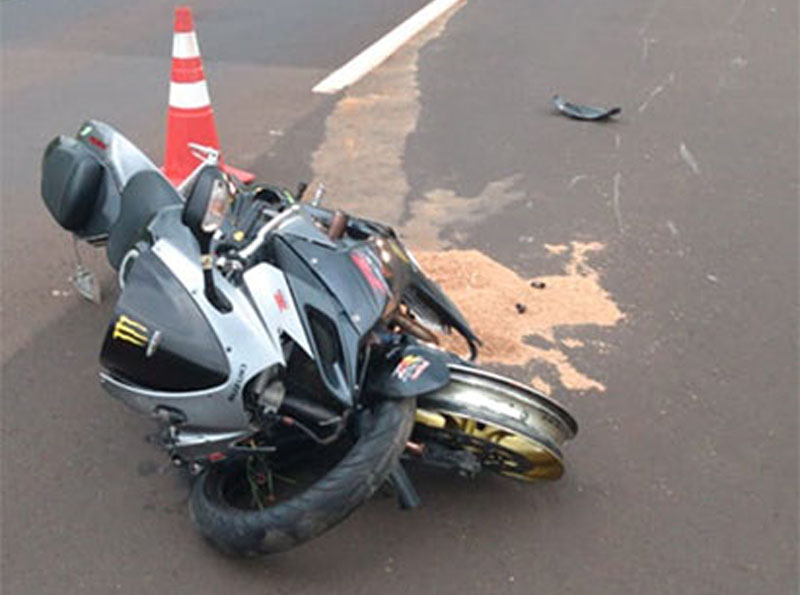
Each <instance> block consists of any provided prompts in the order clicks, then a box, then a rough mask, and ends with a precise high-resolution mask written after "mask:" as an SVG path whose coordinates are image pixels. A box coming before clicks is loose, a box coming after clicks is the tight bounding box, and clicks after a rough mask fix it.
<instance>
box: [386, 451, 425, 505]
mask: <svg viewBox="0 0 800 595" xmlns="http://www.w3.org/2000/svg"><path fill="white" fill-rule="evenodd" d="M388 481H389V483H390V484H391V485H392V487H393V488H394V493H395V495H396V496H397V503H398V504H399V505H400V508H401V509H402V510H410V509H413V508H417V507H418V506H419V505H420V502H421V500H420V497H419V494H417V490H416V488H414V484H413V483H411V478H410V477H409V476H408V473H406V470H405V469H404V468H403V464H402V463H401V462H400V461H397V463H396V464H395V466H394V468H393V469H392V470H391V471H390V472H389V478H388Z"/></svg>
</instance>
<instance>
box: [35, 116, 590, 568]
mask: <svg viewBox="0 0 800 595" xmlns="http://www.w3.org/2000/svg"><path fill="white" fill-rule="evenodd" d="M193 150H194V151H195V153H196V156H197V157H198V161H199V164H198V166H197V168H196V169H195V170H194V172H192V174H191V175H190V176H189V177H188V178H187V179H186V180H185V181H184V182H183V183H182V184H181V185H180V186H179V187H177V188H176V187H174V186H173V185H172V184H170V183H169V182H168V181H167V179H166V178H165V177H164V176H163V175H162V173H161V172H160V171H159V169H158V168H157V167H156V166H155V165H154V164H153V163H152V162H151V161H150V159H148V158H147V157H146V156H145V155H144V154H143V153H142V152H141V151H140V150H139V149H137V148H136V147H135V146H134V145H133V144H132V143H131V142H130V141H129V140H127V139H126V138H125V137H124V136H123V135H122V134H120V133H119V132H117V131H116V130H114V129H113V128H112V127H111V126H109V125H107V124H104V123H102V122H97V121H88V122H86V123H85V124H84V125H83V126H82V127H81V128H80V131H79V133H78V134H77V135H76V136H75V137H66V136H59V137H57V138H55V139H54V140H53V141H52V142H51V143H50V144H49V145H48V147H47V149H46V151H45V154H44V158H43V163H42V196H43V199H44V201H45V204H46V205H47V207H48V209H49V210H50V212H51V214H52V215H53V217H54V218H55V219H56V220H57V222H58V223H59V224H60V225H61V226H62V227H63V228H65V229H66V230H68V231H70V232H72V234H74V236H75V238H76V239H79V240H83V241H85V242H87V243H89V244H91V245H94V246H103V245H104V246H105V248H106V254H107V257H108V261H109V262H110V264H111V266H112V267H113V268H114V269H115V270H116V271H117V273H118V279H119V287H120V293H119V297H118V299H117V302H116V305H115V307H114V312H113V316H112V319H111V321H110V324H109V325H108V329H107V331H106V334H105V338H104V341H103V345H102V350H101V353H100V362H101V366H102V371H101V372H100V382H101V385H102V386H103V387H104V388H105V390H106V391H108V392H109V393H110V394H111V395H112V396H114V397H116V398H118V399H120V400H121V401H122V402H124V403H125V404H127V405H129V406H130V407H132V408H134V409H136V410H137V411H139V412H141V413H143V414H145V415H147V416H151V417H152V418H154V419H155V420H156V421H157V422H158V424H157V427H158V432H157V433H156V434H155V437H156V441H157V442H158V444H159V445H160V446H161V447H163V448H164V449H165V450H166V451H167V452H168V453H169V456H170V457H171V459H172V461H173V462H174V463H175V465H176V466H181V467H184V468H186V469H188V470H189V471H190V472H191V473H192V474H193V475H194V476H195V477H194V484H193V487H192V493H191V499H190V513H191V517H192V519H193V521H194V523H195V524H196V526H197V528H198V529H199V531H200V533H201V534H203V535H204V536H205V537H206V538H208V539H209V540H210V541H211V542H212V543H213V544H215V545H216V546H217V547H219V548H220V549H222V550H224V551H227V552H230V553H235V554H241V555H257V554H266V553H272V552H276V551H280V550H285V549H288V548H290V547H293V546H296V545H298V544H300V543H302V542H304V541H306V540H308V539H311V538H313V537H314V536H316V535H319V534H320V533H322V532H323V531H326V530H327V529H329V528H331V527H332V526H334V525H335V524H337V523H338V522H340V521H341V520H343V519H344V518H345V517H346V516H347V515H348V514H349V513H350V512H352V511H353V510H354V509H355V508H356V507H357V506H359V505H360V504H362V503H363V502H364V501H365V500H367V499H368V498H369V497H370V496H371V495H372V494H373V493H374V492H375V491H376V490H377V489H378V488H379V487H381V486H382V485H387V486H389V487H391V488H393V490H394V492H395V493H396V494H397V497H398V499H399V501H400V503H401V505H402V506H403V507H406V508H408V507H413V506H415V505H416V504H417V503H418V501H419V498H418V496H417V494H416V491H415V489H414V487H413V484H412V482H411V481H410V479H409V477H408V475H407V473H406V471H405V470H404V467H403V462H405V461H418V462H420V463H426V464H431V465H435V466H438V467H444V468H448V469H454V470H456V471H458V472H459V473H461V474H462V475H467V476H473V475H475V474H477V473H478V472H479V471H481V470H482V469H489V470H492V471H495V472H498V473H500V474H502V475H505V476H508V477H512V478H516V479H521V480H536V479H557V478H558V477H560V476H561V474H562V472H563V461H562V455H561V450H560V448H561V446H562V445H563V443H564V442H565V441H567V440H569V439H571V438H573V437H574V436H575V434H576V432H577V425H576V423H575V421H574V420H573V418H572V417H571V416H570V415H569V413H567V412H566V411H565V410H564V409H563V408H562V407H561V406H560V405H558V404H557V403H556V402H554V401H553V400H552V399H550V398H548V397H546V396H544V395H541V394H539V393H537V392H535V391H534V390H532V389H531V388H530V387H528V386H526V385H523V384H520V383H518V382H515V381H513V380H510V379H508V378H504V377H502V376H499V375H497V374H494V373H491V372H488V371H486V370H482V369H480V368H478V367H477V366H475V365H474V364H473V363H472V360H474V358H475V355H476V354H477V350H478V348H479V345H480V342H479V339H478V337H476V336H475V334H474V333H473V331H472V330H471V329H470V326H469V324H468V323H467V321H466V320H465V319H464V317H463V316H462V315H461V313H460V312H459V311H458V309H457V308H456V306H455V305H454V304H453V303H452V302H451V301H450V300H449V299H448V298H447V297H446V296H445V295H444V293H443V292H442V291H441V289H440V288H439V287H438V286H437V285H436V284H435V283H434V282H433V281H432V280H430V279H428V278H427V277H426V276H425V274H424V273H423V272H422V270H421V269H420V267H419V265H418V264H417V263H416V261H415V260H414V257H413V256H412V254H411V253H410V252H409V251H408V250H407V249H406V248H405V247H404V246H403V244H402V243H401V242H400V240H399V239H398V237H397V235H396V234H395V232H394V231H393V230H392V229H391V228H389V227H387V226H384V225H382V224H380V223H376V222H373V221H369V220H366V219H362V218H358V217H354V216H349V215H348V214H346V213H343V212H341V211H336V210H329V209H326V208H323V207H322V206H320V198H321V196H319V195H317V196H315V197H314V199H313V200H311V201H306V202H303V201H302V197H303V194H304V190H305V189H304V188H303V187H302V186H301V188H299V189H298V191H297V192H295V193H292V192H290V191H288V190H286V189H284V188H280V187H276V186H271V185H263V184H251V185H247V186H245V185H243V184H241V183H239V182H238V181H237V180H236V179H235V178H232V177H230V176H228V175H227V174H225V173H224V172H223V171H222V170H221V169H220V168H219V167H218V154H217V152H216V151H214V150H213V149H210V148H207V147H201V146H197V145H195V146H193ZM449 333H458V334H459V335H461V337H463V339H464V340H465V344H466V345H468V346H469V351H470V354H471V357H470V358H468V359H465V358H462V357H459V356H458V355H456V354H453V353H449V352H447V351H445V350H443V349H441V348H439V347H438V346H437V344H438V342H439V338H440V337H441V336H443V335H446V334H449Z"/></svg>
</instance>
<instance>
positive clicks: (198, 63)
mask: <svg viewBox="0 0 800 595" xmlns="http://www.w3.org/2000/svg"><path fill="white" fill-rule="evenodd" d="M190 142H191V143H197V144H199V145H205V146H207V147H212V148H214V149H217V150H219V138H218V137H217V126H216V124H215V123H214V110H213V109H212V108H211V98H210V97H209V95H208V86H207V85H206V79H205V75H204V74H203V61H202V59H201V58H200V48H199V46H198V45H197V35H196V34H195V32H194V22H193V20H192V10H191V9H190V8H189V7H188V6H178V7H176V8H175V36H174V37H173V40H172V74H171V76H170V81H169V106H168V107H167V142H166V151H165V156H164V175H166V176H167V178H169V180H170V182H172V184H173V185H175V186H178V185H179V184H180V183H181V182H182V181H183V180H184V179H186V177H187V176H188V175H189V174H190V173H192V171H193V170H194V168H195V167H197V165H198V164H199V163H200V162H199V160H198V159H197V157H195V156H194V155H192V152H191V150H190V148H189V143H190ZM221 161H222V160H221ZM220 167H221V168H222V169H223V170H224V171H226V172H228V173H229V174H231V175H234V176H236V177H237V178H239V179H240V180H241V181H242V182H245V183H247V182H252V181H253V180H254V179H255V176H254V175H253V174H251V173H249V172H246V171H242V170H240V169H237V168H235V167H232V166H230V165H228V164H226V163H224V162H222V163H221V165H220Z"/></svg>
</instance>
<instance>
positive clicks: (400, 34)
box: [312, 0, 465, 93]
mask: <svg viewBox="0 0 800 595" xmlns="http://www.w3.org/2000/svg"><path fill="white" fill-rule="evenodd" d="M464 1H465V0H433V2H431V3H430V4H428V5H426V6H425V7H423V8H421V9H420V10H418V11H417V12H415V13H414V14H413V15H411V16H410V17H408V18H407V19H406V20H405V21H403V22H402V23H400V24H399V25H398V26H397V27H395V28H394V29H392V30H391V31H389V33H387V34H386V35H384V36H383V37H381V38H380V39H379V40H378V41H376V42H375V43H373V44H372V45H371V46H369V47H368V48H367V49H365V50H364V51H363V52H361V53H360V54H358V55H357V56H356V57H355V58H353V59H352V60H350V61H349V62H348V63H347V64H345V65H344V66H342V67H341V68H339V69H338V70H334V71H333V72H332V73H331V74H329V75H328V76H327V77H325V78H324V79H322V80H321V81H320V82H319V83H317V84H316V86H314V88H313V89H312V91H313V92H314V93H337V92H339V91H341V90H342V89H344V88H345V87H349V86H350V85H352V84H353V83H355V82H357V81H358V80H360V79H361V78H363V77H364V76H365V75H366V74H367V73H369V72H370V71H371V70H373V69H374V68H376V67H378V66H380V65H381V64H382V63H383V62H384V61H385V60H386V59H387V58H388V57H389V56H391V55H392V54H394V53H395V52H396V51H397V50H398V49H400V48H401V47H402V46H403V44H405V43H406V42H408V40H409V39H411V38H412V37H414V36H415V35H416V34H417V33H419V32H420V31H422V30H423V29H424V28H425V27H427V26H428V25H430V24H431V23H432V22H433V21H435V20H436V19H437V18H439V17H440V16H441V15H443V14H444V13H445V12H447V11H448V10H449V9H451V8H452V7H453V6H455V5H456V4H458V3H459V2H464Z"/></svg>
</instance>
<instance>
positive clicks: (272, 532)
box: [189, 399, 416, 556]
mask: <svg viewBox="0 0 800 595" xmlns="http://www.w3.org/2000/svg"><path fill="white" fill-rule="evenodd" d="M415 407H416V403H415V400H414V399H397V400H395V399H389V400H385V401H382V402H380V403H378V404H377V405H376V406H375V408H374V411H372V412H371V413H370V414H369V419H367V420H366V423H364V424H363V426H362V428H361V432H360V435H359V436H358V437H357V438H356V439H355V441H354V442H353V443H352V445H348V446H349V449H348V450H347V451H346V453H345V454H344V455H343V456H342V457H341V458H340V459H339V460H338V461H337V462H335V463H334V464H333V466H332V467H331V468H330V469H329V470H327V471H326V472H325V473H324V474H323V475H322V476H321V477H320V478H319V479H317V480H316V481H314V482H313V483H311V484H310V486H309V487H307V488H299V487H297V485H294V486H291V485H290V486H288V489H286V490H285V491H286V494H287V495H286V497H285V498H281V499H276V500H275V501H274V502H270V501H269V500H266V501H261V500H260V501H258V502H253V500H252V499H251V498H249V497H248V494H247V492H248V489H249V488H250V487H253V488H254V489H255V486H253V483H254V481H253V476H254V470H253V465H254V463H253V460H252V459H251V458H249V457H239V458H237V459H234V460H232V461H229V462H222V463H218V464H216V465H214V466H212V467H211V468H209V469H208V470H206V471H205V472H203V473H202V474H201V475H200V476H198V477H197V478H196V480H195V483H194V486H193V488H192V494H191V498H190V503H189V504H190V514H191V517H192V520H193V522H194V524H195V526H196V527H197V529H198V531H199V532H200V533H201V534H202V535H203V536H204V537H205V538H206V539H208V540H209V541H210V542H211V543H212V544H213V545H215V546H216V547H218V548H219V549H221V550H222V551H224V552H226V553H229V554H233V555H241V556H258V555H264V554H271V553H275V552H279V551H283V550H287V549H290V548H293V547H295V546H297V545H300V544H301V543H303V542H305V541H308V540H310V539H312V538H314V537H316V536H318V535H320V534H321V533H323V532H325V531H327V530H328V529H331V528H332V527H333V526H335V525H337V524H338V523H340V522H341V521H343V520H344V519H345V518H346V517H347V516H348V515H349V514H350V513H351V512H353V510H355V509H356V508H357V507H358V506H359V505H360V504H362V503H363V502H364V501H365V500H367V499H368V498H369V497H370V496H371V495H372V494H373V493H374V492H375V490H377V489H378V488H379V487H380V486H381V484H382V483H383V482H384V481H385V480H386V477H387V475H388V474H389V472H390V471H391V469H392V467H393V466H394V465H395V464H396V463H397V460H398V458H399V457H400V454H401V453H402V452H403V449H404V448H405V445H406V441H407V440H408V437H409V435H410V433H411V428H412V426H413V423H414V410H415ZM255 474H256V475H258V474H261V476H262V478H263V477H264V473H263V472H260V471H258V470H256V473H255ZM268 479H269V484H270V488H272V487H273V485H277V484H281V483H290V479H289V478H285V477H281V476H280V475H277V476H273V474H272V473H269V476H268ZM270 491H272V490H270Z"/></svg>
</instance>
